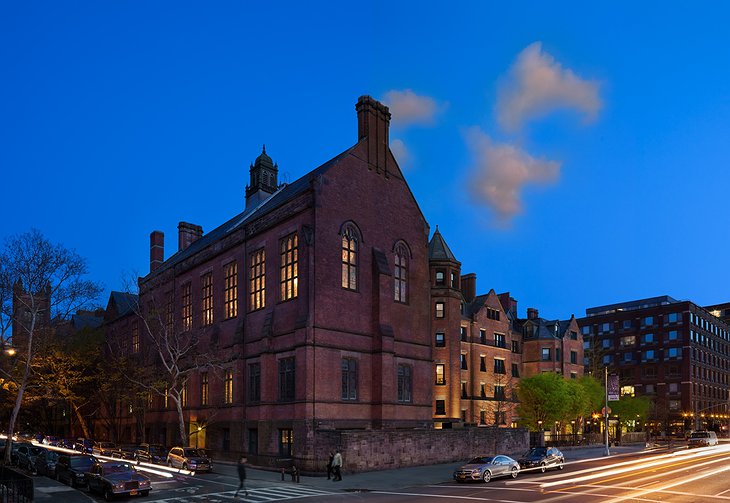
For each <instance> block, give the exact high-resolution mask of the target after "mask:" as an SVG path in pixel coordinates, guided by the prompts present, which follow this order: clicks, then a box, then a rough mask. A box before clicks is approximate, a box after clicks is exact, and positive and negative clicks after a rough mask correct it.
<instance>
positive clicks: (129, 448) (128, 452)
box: [112, 444, 137, 461]
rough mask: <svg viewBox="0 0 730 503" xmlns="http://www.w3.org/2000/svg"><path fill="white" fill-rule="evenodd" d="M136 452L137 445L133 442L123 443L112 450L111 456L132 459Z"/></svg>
mask: <svg viewBox="0 0 730 503" xmlns="http://www.w3.org/2000/svg"><path fill="white" fill-rule="evenodd" d="M135 452H137V446H136V445H134V444H124V445H120V446H119V447H117V449H116V450H114V451H112V457H113V458H117V459H127V460H129V461H134V453H135Z"/></svg>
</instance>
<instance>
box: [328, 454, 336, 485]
mask: <svg viewBox="0 0 730 503" xmlns="http://www.w3.org/2000/svg"><path fill="white" fill-rule="evenodd" d="M334 458H335V453H334V452H332V451H330V457H329V460H328V461H327V480H329V479H331V478H332V471H333V470H332V460H333V459H334Z"/></svg>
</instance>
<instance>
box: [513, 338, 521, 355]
mask: <svg viewBox="0 0 730 503" xmlns="http://www.w3.org/2000/svg"><path fill="white" fill-rule="evenodd" d="M512 352H513V353H519V352H520V341H512Z"/></svg>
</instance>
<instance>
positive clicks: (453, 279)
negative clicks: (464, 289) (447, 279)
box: [451, 272, 459, 290]
mask: <svg viewBox="0 0 730 503" xmlns="http://www.w3.org/2000/svg"><path fill="white" fill-rule="evenodd" d="M451 288H453V289H455V290H458V289H459V279H458V278H457V276H456V273H453V272H452V273H451Z"/></svg>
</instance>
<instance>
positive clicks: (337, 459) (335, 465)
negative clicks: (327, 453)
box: [332, 449, 342, 482]
mask: <svg viewBox="0 0 730 503" xmlns="http://www.w3.org/2000/svg"><path fill="white" fill-rule="evenodd" d="M332 470H333V471H334V473H335V476H334V478H333V479H332V482H338V481H340V480H342V454H340V451H339V449H338V450H337V452H336V453H335V456H334V457H333V458H332Z"/></svg>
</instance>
